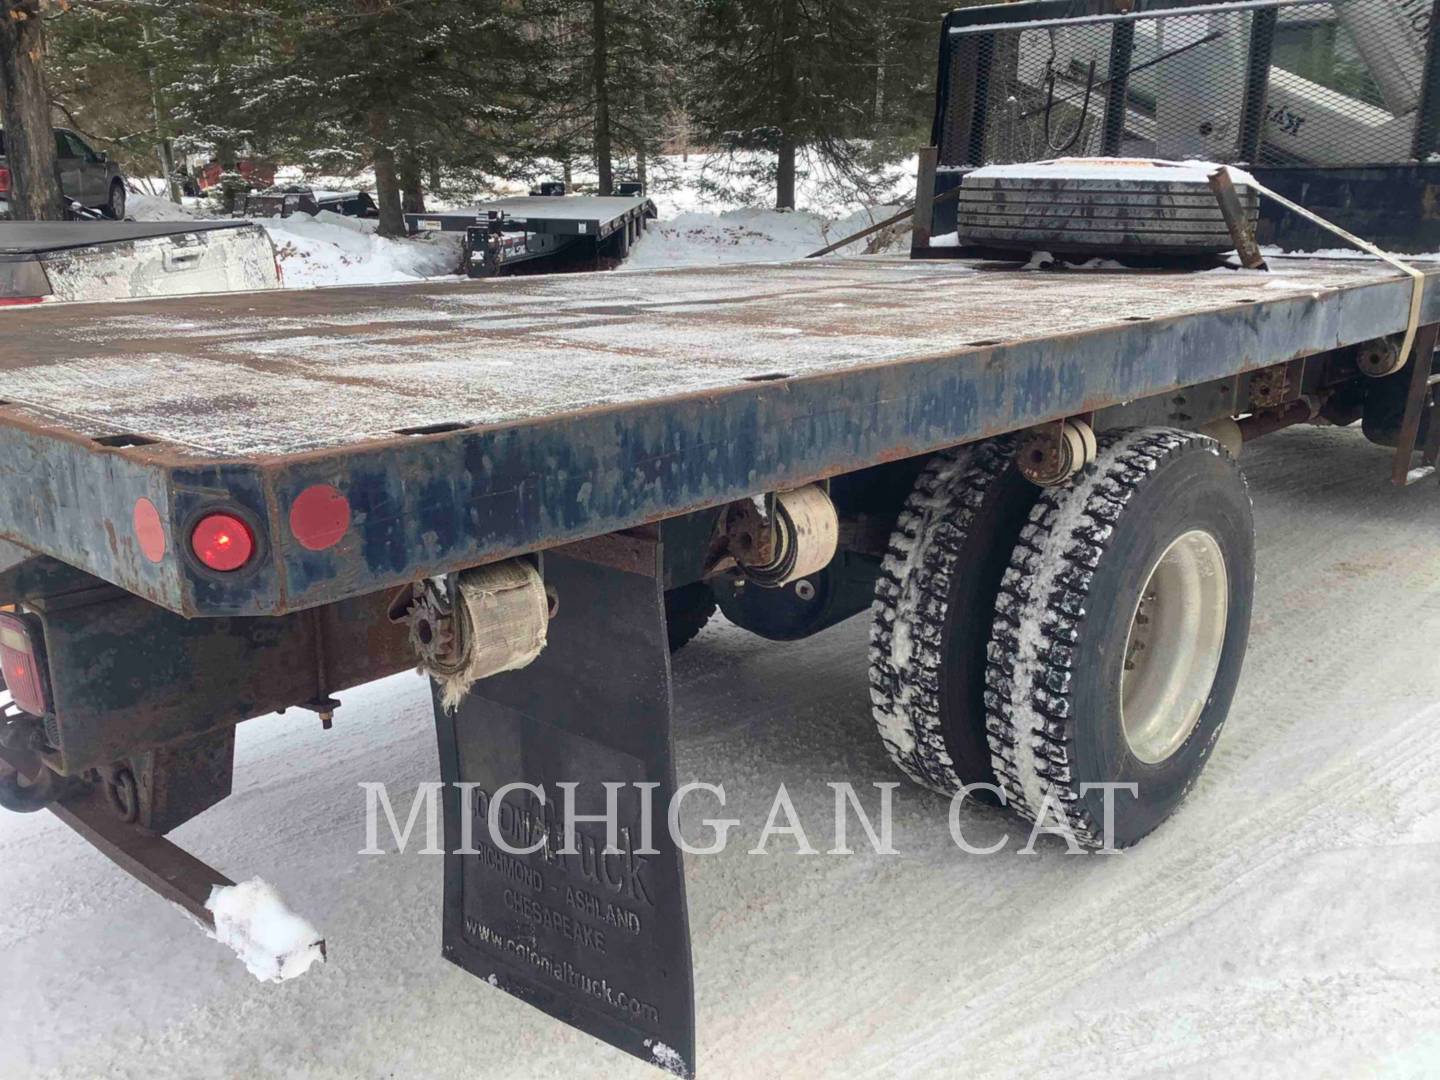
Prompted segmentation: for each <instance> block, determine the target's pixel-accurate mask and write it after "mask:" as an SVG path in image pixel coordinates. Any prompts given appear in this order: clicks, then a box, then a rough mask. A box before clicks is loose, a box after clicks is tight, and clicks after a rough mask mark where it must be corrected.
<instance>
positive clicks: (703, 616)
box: [665, 581, 715, 653]
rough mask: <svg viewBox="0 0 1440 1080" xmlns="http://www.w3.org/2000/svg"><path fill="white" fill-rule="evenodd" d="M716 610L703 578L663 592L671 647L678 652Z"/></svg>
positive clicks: (703, 627) (672, 650)
mask: <svg viewBox="0 0 1440 1080" xmlns="http://www.w3.org/2000/svg"><path fill="white" fill-rule="evenodd" d="M714 614H715V594H714V593H713V592H711V591H710V586H709V585H706V584H705V583H704V582H703V581H698V582H696V583H695V584H693V585H682V586H681V587H680V588H678V589H671V590H670V591H669V592H667V593H666V594H665V630H666V633H667V634H668V635H669V638H670V651H671V653H677V652H679V651H680V650H681V649H683V648H684V647H685V646H686V645H689V644H690V642H692V641H694V640H695V638H696V636H697V635H698V634H699V633H700V631H701V630H704V629H705V624H706V623H708V622H709V621H710V619H711V617H712V616H713V615H714Z"/></svg>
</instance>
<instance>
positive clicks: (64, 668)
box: [0, 5, 1440, 1075]
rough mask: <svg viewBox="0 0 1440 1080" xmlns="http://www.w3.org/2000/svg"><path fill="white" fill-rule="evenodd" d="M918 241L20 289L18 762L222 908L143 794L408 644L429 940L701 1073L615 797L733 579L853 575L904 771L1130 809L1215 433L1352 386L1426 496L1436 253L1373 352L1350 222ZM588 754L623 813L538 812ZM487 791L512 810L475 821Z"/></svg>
mask: <svg viewBox="0 0 1440 1080" xmlns="http://www.w3.org/2000/svg"><path fill="white" fill-rule="evenodd" d="M1022 6H1023V5H1013V7H1017V8H1018V7H1022ZM922 212H923V208H922ZM927 254H928V255H929V257H927V258H924V259H899V258H893V257H867V258H858V259H840V260H833V261H812V262H806V263H795V264H782V265H765V266H732V267H726V268H720V269H699V268H687V269H675V270H662V271H648V272H639V273H633V274H626V275H600V274H589V275H571V276H563V277H550V278H540V277H535V278H521V279H515V280H507V281H487V282H482V283H475V282H438V283H427V284H416V285H402V286H375V287H364V288H343V289H326V290H309V291H291V292H269V293H247V294H232V295H223V296H209V297H198V298H188V299H165V300H152V301H141V302H135V303H128V304H104V305H100V304H97V305H88V306H87V305H79V306H76V305H71V306H66V307H60V306H55V307H45V306H40V307H33V308H16V309H12V310H7V311H4V312H3V313H0V477H3V482H0V600H3V602H4V604H5V610H4V611H0V660H3V663H4V672H5V678H6V682H7V685H8V687H9V690H10V694H11V697H12V699H13V703H12V704H11V705H9V706H7V708H6V712H5V719H4V726H3V729H0V761H3V762H4V767H3V769H0V803H3V805H5V806H6V807H7V808H9V809H13V810H22V811H23V810H44V809H48V810H50V811H52V812H54V813H56V814H57V815H59V816H60V817H62V818H63V819H64V820H66V822H67V823H69V824H70V825H72V826H73V827H74V828H76V829H77V830H79V831H80V832H82V834H84V835H85V836H86V837H87V838H88V839H90V840H91V841H92V842H93V843H95V844H96V845H97V846H99V847H100V848H101V850H103V851H105V853H106V854H107V855H109V856H110V857H111V858H112V859H114V860H115V861H116V862H117V863H119V864H120V865H122V866H123V867H124V868H126V869H127V870H129V871H130V872H132V873H134V874H136V875H137V876H139V877H140V878H141V879H142V880H144V881H146V882H147V883H148V884H150V885H151V886H152V887H154V888H155V889H156V890H157V891H159V892H160V893H161V894H162V895H164V896H166V897H167V898H169V899H171V900H172V901H174V902H175V903H177V904H180V905H181V906H182V907H184V908H186V909H187V910H189V911H190V912H191V913H192V914H195V915H196V916H197V917H198V918H201V919H204V918H206V917H207V908H206V898H207V897H208V895H209V893H210V890H211V889H212V888H213V887H214V886H215V885H220V884H225V883H226V882H227V881H228V879H226V878H225V877H224V876H223V875H222V874H220V873H219V872H218V871H216V870H214V869H212V868H210V867H208V866H206V865H205V864H203V863H201V862H200V861H198V860H196V859H194V858H192V857H190V856H189V855H187V854H186V853H185V852H183V851H181V850H180V849H179V848H177V847H175V846H174V845H173V844H171V843H170V842H169V841H167V840H166V839H164V834H165V833H167V832H169V831H170V830H172V829H174V828H175V827H177V826H178V825H180V824H182V823H183V822H185V821H187V820H189V819H190V818H192V817H194V816H195V815H197V814H199V813H201V812H203V811H204V810H205V809H207V808H208V807H210V806H212V805H214V804H215V803H216V802H218V801H220V800H221V799H223V798H224V797H225V796H226V795H227V794H228V793H229V790H230V778H231V761H232V755H233V750H234V729H235V726H236V725H237V724H238V723H240V722H242V721H244V720H246V719H249V718H252V717H256V716H260V715H264V714H268V713H271V712H274V711H277V710H287V709H299V710H309V711H311V712H314V713H317V714H319V715H320V717H321V718H322V720H323V721H324V722H325V723H327V724H328V723H329V721H330V718H331V717H332V715H333V713H334V710H335V709H336V708H337V707H338V705H339V701H338V700H337V698H336V695H337V694H340V693H343V692H344V691H345V690H347V689H349V688H352V687H354V686H357V685H360V684H363V683H366V682H369V681H371V680H374V679H378V678H381V677H384V676H387V675H390V674H392V673H396V672H399V671H402V670H405V669H407V668H412V667H414V666H415V665H416V663H417V660H418V662H419V663H420V664H421V666H422V667H424V668H425V669H426V670H427V671H429V672H430V673H431V674H432V675H433V676H434V677H435V678H434V681H435V721H436V732H437V739H438V745H439V748H440V761H441V770H440V773H441V775H440V779H441V780H443V781H444V782H445V784H446V786H445V788H444V790H443V794H442V803H443V811H444V830H445V844H444V847H445V852H446V854H445V856H444V875H445V895H444V919H443V925H444V937H443V952H444V955H445V957H446V958H447V959H449V960H451V961H452V962H454V963H456V964H458V965H460V966H461V967H463V968H464V969H465V970H467V971H470V972H472V973H474V974H476V975H477V976H479V977H481V978H482V979H484V980H486V981H488V982H490V983H491V984H492V985H494V986H497V987H499V988H501V989H504V990H507V991H509V992H511V993H513V994H516V995H517V996H519V997H522V998H524V999H525V1000H527V1001H530V1002H531V1003H533V1004H534V1005H536V1006H537V1007H539V1008H541V1009H543V1010H545V1011H546V1012H548V1013H550V1014H551V1015H553V1016H555V1017H557V1018H560V1019H562V1020H564V1021H565V1022H567V1023H570V1024H573V1025H575V1026H577V1027H579V1028H581V1029H583V1030H585V1031H588V1032H590V1033H592V1034H594V1035H596V1036H598V1037H600V1038H602V1039H605V1040H606V1041H609V1042H611V1043H613V1044H614V1045H616V1046H619V1047H621V1048H622V1049H624V1050H627V1051H629V1052H631V1053H634V1054H636V1055H638V1056H640V1057H642V1058H645V1059H646V1060H649V1061H652V1062H654V1063H655V1064H657V1065H660V1066H662V1067H665V1068H667V1069H669V1070H671V1071H672V1072H676V1073H679V1074H684V1075H689V1074H692V1073H693V1071H694V1067H695V1031H694V1012H693V994H692V987H691V954H690V945H689V933H688V921H687V910H686V904H685V875H684V853H683V852H682V850H681V849H680V847H679V845H678V844H677V842H676V838H674V837H673V836H668V837H667V836H666V835H664V833H665V830H664V829H663V828H657V829H654V830H653V835H648V836H646V845H642V844H640V843H637V841H636V838H637V837H640V836H642V835H645V834H644V832H643V831H642V830H643V820H642V817H643V804H642V799H641V793H642V792H643V791H646V790H648V791H649V792H650V793H651V794H652V795H653V797H654V803H655V805H659V806H663V805H665V803H666V800H668V799H669V798H670V797H672V796H673V795H674V793H675V791H676V786H677V780H676V774H675V767H674V762H673V756H672V740H673V734H672V718H673V695H672V693H671V664H670V656H671V653H672V651H673V650H675V649H677V648H680V647H683V646H684V645H685V644H686V642H687V641H688V640H689V639H691V638H693V637H694V635H695V634H696V633H698V631H699V630H700V628H701V627H702V626H703V625H704V623H705V620H706V619H707V618H709V617H710V615H711V614H712V612H713V611H714V609H715V606H716V605H717V604H718V605H719V607H720V608H721V609H723V611H724V612H725V614H726V615H727V616H728V617H729V618H730V619H731V621H733V622H735V623H736V624H738V625H739V626H741V627H742V628H745V629H749V630H752V631H754V632H755V633H757V634H759V635H761V636H763V637H766V638H768V639H771V640H775V641H787V640H795V639H799V638H803V637H806V636H809V635H811V634H813V633H817V632H819V631H820V630H822V629H825V628H827V627H829V626H832V625H835V624H836V623H838V622H840V621H841V620H843V619H846V618H850V617H854V616H860V615H863V614H866V613H869V615H870V618H871V619H872V634H871V654H870V682H871V694H872V703H873V707H874V712H875V719H876V723H877V729H878V733H879V737H880V738H881V739H882V740H883V742H884V744H885V746H886V749H887V750H888V752H889V753H890V756H891V757H892V759H893V760H894V762H895V764H896V766H897V767H898V768H899V770H901V771H902V772H903V773H904V774H906V775H908V776H909V777H911V778H912V779H914V780H915V781H917V782H919V783H921V784H924V785H926V786H928V787H931V788H934V789H936V790H939V791H942V792H946V793H949V794H952V795H953V794H955V793H957V792H962V791H967V792H975V793H978V794H986V793H988V795H989V797H990V798H991V799H992V800H993V801H995V802H999V803H1003V804H1004V805H1005V806H1006V807H1008V808H1009V810H1010V811H1013V812H1018V813H1019V814H1020V815H1021V816H1022V817H1025V818H1029V819H1031V820H1032V821H1043V820H1051V821H1053V822H1055V823H1058V824H1059V825H1061V826H1062V827H1064V828H1065V829H1067V830H1068V831H1069V832H1070V833H1071V834H1072V835H1073V836H1075V837H1076V838H1077V839H1078V841H1079V842H1080V843H1081V844H1083V845H1086V846H1092V847H1097V848H1103V849H1117V850H1118V849H1122V848H1125V847H1128V846H1129V845H1131V844H1134V843H1137V842H1139V841H1140V840H1141V839H1143V837H1144V836H1145V835H1147V834H1148V833H1149V832H1150V831H1152V830H1153V829H1154V828H1155V827H1157V826H1158V825H1159V824H1160V822H1162V821H1164V820H1165V819H1166V818H1167V817H1169V816H1170V815H1172V814H1173V813H1174V812H1175V811H1176V810H1177V809H1178V807H1179V806H1180V803H1181V802H1182V800H1183V798H1184V796H1185V794H1186V792H1187V791H1188V790H1189V789H1190V787H1191V786H1192V785H1193V783H1194V782H1195V780H1196V778H1197V777H1198V776H1199V774H1200V772H1201V771H1202V770H1203V768H1204V766H1205V764H1206V761H1207V760H1208V758H1209V756H1210V754H1211V751H1212V750H1213V748H1214V746H1215V742H1216V740H1217V739H1218V738H1219V736H1220V733H1221V730H1222V728H1223V725H1224V721H1225V718H1226V715H1227V713H1228V711H1229V708H1230V704H1231V701H1232V699H1233V696H1234V695H1235V693H1236V692H1237V688H1239V692H1241V693H1243V692H1244V687H1243V685H1242V684H1241V683H1240V674H1241V666H1242V661H1243V658H1244V654H1245V649H1246V641H1247V636H1248V631H1249V625H1250V617H1251V608H1252V603H1253V596H1254V591H1253V582H1254V540H1253V526H1252V520H1251V508H1250V500H1249V495H1248V491H1247V488H1246V485H1245V482H1244V478H1243V473H1242V471H1241V468H1240V465H1239V464H1238V460H1237V459H1238V458H1239V456H1240V455H1241V453H1242V451H1243V447H1244V444H1245V443H1246V442H1248V441H1250V440H1252V439H1254V438H1259V437H1262V436H1265V435H1268V434H1270V433H1273V432H1276V431H1279V430H1281V429H1283V428H1286V427H1289V426H1292V425H1295V424H1303V423H1332V424H1337V425H1345V426H1349V425H1354V424H1363V425H1364V431H1365V433H1366V434H1367V435H1369V436H1370V437H1371V438H1372V439H1373V440H1375V441H1378V442H1384V443H1385V444H1387V445H1391V446H1394V447H1395V460H1394V467H1393V470H1392V475H1391V476H1390V477H1388V478H1386V477H1377V482H1387V481H1393V482H1396V483H1398V484H1401V485H1405V486H1411V487H1413V488H1415V497H1416V498H1430V497H1433V480H1434V477H1435V474H1436V473H1435V470H1436V464H1437V459H1440V420H1437V418H1436V416H1435V396H1436V395H1435V388H1436V385H1437V383H1440V376H1437V375H1436V373H1435V356H1436V344H1437V337H1440V264H1428V263H1419V264H1417V265H1418V266H1419V267H1420V269H1421V271H1422V276H1423V281H1422V284H1421V286H1420V287H1421V288H1422V289H1423V293H1422V297H1421V303H1420V306H1419V320H1418V323H1419V331H1418V334H1417V335H1416V337H1415V340H1414V346H1413V349H1412V351H1411V354H1410V357H1409V360H1408V362H1407V363H1405V364H1404V365H1403V366H1400V367H1399V370H1396V369H1395V368H1396V364H1395V363H1394V361H1395V359H1396V354H1397V342H1398V341H1400V340H1401V339H1402V338H1403V337H1404V335H1405V334H1406V332H1407V329H1409V328H1410V327H1411V324H1412V299H1413V297H1414V295H1415V293H1414V289H1415V287H1416V286H1415V285H1414V283H1413V281H1412V278H1410V277H1407V276H1406V275H1404V274H1402V273H1400V272H1399V271H1397V270H1395V269H1394V268H1392V267H1390V266H1387V265H1385V264H1383V263H1380V262H1378V261H1371V260H1361V259H1354V260H1347V259H1308V258H1276V259H1272V260H1271V269H1270V272H1268V273H1262V272H1258V271H1241V270H1234V269H1229V268H1219V269H1213V270H1210V271H1207V272H1194V271H1192V270H1189V269H1184V268H1173V267H1170V268H1165V267H1155V268H1149V269H1129V270H1100V271H1095V272H1088V271H1087V272H1069V273H1034V272H1026V271H1024V270H1022V269H1020V267H1019V263H1018V261H1017V260H1014V259H1008V260H1007V259H1005V258H988V257H982V256H979V255H975V254H972V253H967V252H965V251H964V250H963V249H957V250H956V253H955V254H954V255H952V257H948V258H940V257H938V256H937V253H936V252H934V251H931V252H928V253H927ZM1401 358H1402V359H1403V357H1401ZM1358 438H1359V435H1358V434H1357V439H1358ZM1427 481H1429V483H1426V482H1427ZM1422 485H1424V486H1422ZM1426 488H1430V489H1432V490H1426ZM512 594H513V595H512ZM511 600H514V601H515V602H514V603H513V604H512V603H511ZM497 604H498V605H501V607H502V608H503V610H504V612H505V613H506V615H507V618H508V619H509V621H508V622H506V623H505V625H506V627H507V628H508V629H507V632H506V633H503V634H495V633H490V631H491V630H493V629H495V627H494V626H492V625H490V623H489V622H487V620H489V619H491V618H492V616H493V615H494V613H495V612H496V611H497V610H500V608H497V607H496V605H497ZM497 625H498V624H497ZM512 631H513V632H512ZM497 639H498V644H497ZM470 676H473V678H472V677H470ZM568 783H574V784H576V785H577V786H576V788H574V789H572V790H573V792H574V798H575V799H576V800H577V802H578V809H579V810H580V811H581V812H582V813H585V814H592V815H593V814H597V813H605V812H609V813H610V816H611V817H612V818H615V819H618V821H619V823H620V825H621V829H620V834H619V835H620V839H619V841H618V842H617V843H616V844H615V845H614V848H613V850H611V849H610V846H609V844H608V837H607V836H606V834H605V831H604V830H603V829H602V830H601V831H600V832H599V834H598V836H597V834H596V831H595V829H594V827H593V826H590V825H587V826H584V827H583V828H581V829H580V834H581V836H580V840H581V843H580V847H579V849H578V853H577V854H576V855H573V856H569V855H565V854H564V853H563V852H561V851H560V850H559V849H558V844H557V843H556V837H555V836H554V835H553V832H552V826H553V820H552V819H551V817H550V816H549V809H550V808H551V807H553V806H554V805H556V804H558V803H559V802H560V793H559V790H558V789H559V788H560V786H561V785H563V784H568ZM606 784H610V785H612V786H618V787H622V788H623V789H624V790H622V791H620V793H619V795H618V796H617V801H616V804H615V806H614V807H613V809H612V808H610V807H609V806H607V792H606V790H605V788H604V785H606ZM516 785H529V787H528V789H526V790H528V791H529V792H531V793H532V798H531V800H530V801H528V802H527V801H525V800H524V799H523V798H522V799H520V800H519V801H515V802H511V803H509V804H508V808H507V804H505V802H504V797H503V795H502V794H501V793H502V792H504V791H514V790H519V789H517V788H516ZM1105 785H1109V786H1111V787H1113V786H1115V785H1121V786H1128V787H1131V788H1133V797H1130V798H1122V799H1120V800H1118V801H1116V802H1113V803H1107V801H1106V799H1107V792H1106V791H1103V790H1097V786H1099V787H1104V786H1105ZM546 794H548V795H549V796H550V801H549V802H548V803H547V802H546V801H545V800H544V799H543V797H542V796H544V795H546ZM997 812H999V811H998V810H997ZM496 821H499V822H500V823H501V825H502V828H503V830H504V831H505V832H506V834H507V836H508V838H509V840H510V841H511V842H513V843H514V844H516V845H518V846H519V847H520V848H528V851H527V852H525V853H522V854H510V853H508V849H507V850H506V851H500V850H499V849H498V847H497V846H496V845H493V844H492V845H488V846H487V842H485V841H481V842H479V843H478V844H477V845H476V846H474V847H471V846H470V843H471V842H473V841H474V839H475V837H478V836H483V835H485V834H484V832H483V830H484V829H485V828H486V827H487V826H493V824H494V822H496ZM943 827H944V822H943V821H939V822H937V828H943ZM490 839H491V840H496V841H497V843H498V838H497V837H495V836H494V835H493V833H492V835H491V836H490ZM528 840H537V844H536V845H535V846H529V845H527V844H526V843H525V841H528ZM647 845H649V846H647ZM587 853H588V857H587ZM567 893H568V894H571V895H575V896H580V897H588V898H595V899H597V903H599V902H603V904H605V905H608V906H605V907H604V908H603V910H605V911H618V912H620V913H621V916H622V917H620V918H614V919H612V918H608V917H605V918H603V919H602V916H601V915H599V914H597V912H599V911H600V910H602V908H601V907H599V906H596V907H594V908H593V909H592V910H589V911H587V910H585V908H584V905H580V906H576V905H573V904H572V905H570V906H569V907H568V908H566V907H565V902H564V901H563V899H561V898H562V897H563V896H564V895H566V894H567ZM561 909H564V910H563V911H562V913H563V914H564V916H565V917H564V919H561V918H559V917H558V916H557V915H555V912H556V911H558V910H561ZM602 922H603V924H604V925H602ZM597 942H599V944H597ZM340 947H342V948H343V943H342V944H341V946H340Z"/></svg>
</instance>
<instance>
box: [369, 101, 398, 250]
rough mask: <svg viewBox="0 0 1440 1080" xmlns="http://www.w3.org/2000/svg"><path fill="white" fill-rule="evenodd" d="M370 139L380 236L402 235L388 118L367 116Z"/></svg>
mask: <svg viewBox="0 0 1440 1080" xmlns="http://www.w3.org/2000/svg"><path fill="white" fill-rule="evenodd" d="M370 139H371V143H372V149H373V154H374V159H375V201H376V202H377V203H379V205H380V228H379V230H378V231H379V233H380V235H381V236H390V237H401V236H404V235H405V210H404V208H403V207H402V206H401V203H400V181H399V179H398V178H397V177H396V175H395V149H394V147H392V146H391V145H390V118H389V117H388V116H386V115H385V113H383V112H379V111H376V112H372V113H371V114H370Z"/></svg>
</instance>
